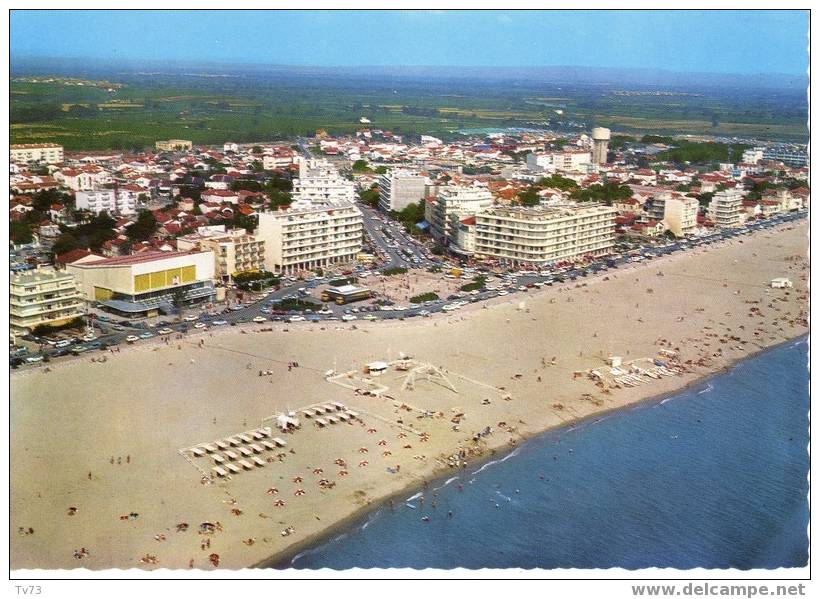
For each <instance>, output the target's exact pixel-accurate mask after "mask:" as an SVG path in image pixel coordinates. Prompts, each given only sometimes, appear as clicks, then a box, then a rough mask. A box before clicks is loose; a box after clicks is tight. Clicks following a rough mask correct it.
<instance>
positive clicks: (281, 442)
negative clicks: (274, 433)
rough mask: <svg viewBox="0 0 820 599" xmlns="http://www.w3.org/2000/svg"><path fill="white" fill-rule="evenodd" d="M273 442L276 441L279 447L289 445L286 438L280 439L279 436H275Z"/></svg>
mask: <svg viewBox="0 0 820 599" xmlns="http://www.w3.org/2000/svg"><path fill="white" fill-rule="evenodd" d="M273 442H274V443H276V445H277V446H278V447H284V446H285V445H287V442H286V441H285V440H284V439H280V438H279V437H274V438H273Z"/></svg>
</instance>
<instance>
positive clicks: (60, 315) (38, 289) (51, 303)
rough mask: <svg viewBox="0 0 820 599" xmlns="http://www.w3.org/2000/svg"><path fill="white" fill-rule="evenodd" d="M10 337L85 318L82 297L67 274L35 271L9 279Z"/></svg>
mask: <svg viewBox="0 0 820 599" xmlns="http://www.w3.org/2000/svg"><path fill="white" fill-rule="evenodd" d="M9 295H10V300H9V320H10V324H11V334H12V335H14V336H19V335H26V334H28V333H30V332H31V331H32V330H34V328H35V327H37V326H39V325H51V326H59V325H62V324H66V323H68V322H70V321H71V320H73V319H74V318H77V317H78V316H84V315H85V302H84V300H83V295H82V293H81V292H80V290H79V289H78V287H77V282H76V281H75V279H74V276H73V275H72V274H70V273H67V272H62V271H55V270H46V269H36V270H30V271H26V272H22V273H15V274H12V275H11V278H10V282H9Z"/></svg>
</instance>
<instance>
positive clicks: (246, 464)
mask: <svg viewBox="0 0 820 599" xmlns="http://www.w3.org/2000/svg"><path fill="white" fill-rule="evenodd" d="M237 464H239V465H240V466H242V467H243V468H244V469H245V470H253V464H251V463H250V462H249V461H247V460H239V461H238V462H237Z"/></svg>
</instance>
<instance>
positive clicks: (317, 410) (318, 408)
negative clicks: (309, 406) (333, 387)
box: [313, 406, 325, 414]
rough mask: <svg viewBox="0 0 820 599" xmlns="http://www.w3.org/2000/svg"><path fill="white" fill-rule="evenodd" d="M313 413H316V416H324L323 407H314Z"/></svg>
mask: <svg viewBox="0 0 820 599" xmlns="http://www.w3.org/2000/svg"><path fill="white" fill-rule="evenodd" d="M313 411H314V412H316V413H317V414H324V413H325V407H324V406H316V407H315V408H313Z"/></svg>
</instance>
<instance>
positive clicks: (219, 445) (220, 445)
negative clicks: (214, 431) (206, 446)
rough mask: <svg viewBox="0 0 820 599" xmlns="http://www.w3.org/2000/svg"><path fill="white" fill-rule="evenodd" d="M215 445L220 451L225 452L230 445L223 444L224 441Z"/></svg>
mask: <svg viewBox="0 0 820 599" xmlns="http://www.w3.org/2000/svg"><path fill="white" fill-rule="evenodd" d="M215 445H216V446H217V447H218V448H219V449H221V450H222V451H225V450H226V449H228V447H230V445H229V444H227V443H225V441H216V443H215Z"/></svg>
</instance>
